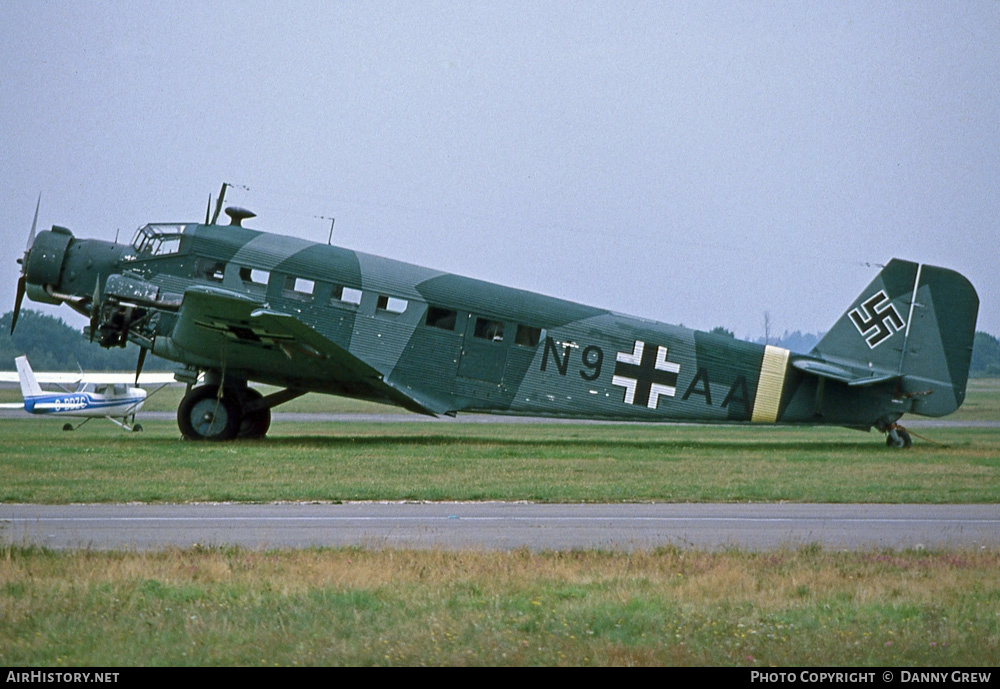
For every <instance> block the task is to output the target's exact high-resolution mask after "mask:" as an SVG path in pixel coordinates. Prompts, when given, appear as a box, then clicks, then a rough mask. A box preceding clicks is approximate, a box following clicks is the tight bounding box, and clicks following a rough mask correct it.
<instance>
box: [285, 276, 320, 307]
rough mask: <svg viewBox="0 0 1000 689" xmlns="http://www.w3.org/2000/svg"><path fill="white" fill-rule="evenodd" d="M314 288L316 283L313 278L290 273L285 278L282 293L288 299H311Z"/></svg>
mask: <svg viewBox="0 0 1000 689" xmlns="http://www.w3.org/2000/svg"><path fill="white" fill-rule="evenodd" d="M314 289H316V283H315V282H313V281H312V280H306V279H305V278H297V277H295V276H293V275H289V276H288V277H286V278H285V287H284V289H283V290H282V291H281V294H282V296H284V297H287V298H288V299H298V300H299V301H309V300H310V299H312V295H313V290H314Z"/></svg>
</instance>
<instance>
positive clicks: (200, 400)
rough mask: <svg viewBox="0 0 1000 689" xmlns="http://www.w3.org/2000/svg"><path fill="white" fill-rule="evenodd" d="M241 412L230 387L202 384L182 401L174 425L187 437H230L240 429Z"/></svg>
mask: <svg viewBox="0 0 1000 689" xmlns="http://www.w3.org/2000/svg"><path fill="white" fill-rule="evenodd" d="M241 420H242V414H241V413H240V404H239V402H238V400H237V398H236V395H235V394H234V393H233V391H232V390H230V389H229V388H224V389H223V390H222V394H221V395H219V389H218V388H217V387H215V386H214V385H201V386H199V387H196V388H194V389H192V390H191V391H190V392H189V393H187V394H186V395H185V396H184V399H183V400H181V405H180V407H178V409H177V425H178V426H180V429H181V435H183V436H184V437H185V438H187V439H188V440H232V439H233V438H235V437H236V434H237V433H238V432H239V430H240V423H241Z"/></svg>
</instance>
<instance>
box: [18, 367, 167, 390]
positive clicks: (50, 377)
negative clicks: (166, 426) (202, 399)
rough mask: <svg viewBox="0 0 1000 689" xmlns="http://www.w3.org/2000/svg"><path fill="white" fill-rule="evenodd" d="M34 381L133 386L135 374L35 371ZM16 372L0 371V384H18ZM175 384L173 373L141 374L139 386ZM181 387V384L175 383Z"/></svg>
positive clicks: (59, 383) (44, 383)
mask: <svg viewBox="0 0 1000 689" xmlns="http://www.w3.org/2000/svg"><path fill="white" fill-rule="evenodd" d="M35 379H36V380H38V382H39V383H40V384H42V385H66V386H70V387H76V386H77V385H79V384H80V383H97V384H103V385H117V384H121V385H135V373H116V372H110V371H109V372H107V373H100V372H98V373H79V372H78V373H72V372H70V371H37V372H35ZM18 382H20V381H19V380H18V377H17V371H0V383H18ZM169 383H177V381H176V380H175V379H174V374H173V373H142V374H140V375H139V385H140V386H143V385H165V384H169ZM177 384H178V385H181V383H177Z"/></svg>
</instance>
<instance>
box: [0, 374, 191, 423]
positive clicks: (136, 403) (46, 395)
mask: <svg viewBox="0 0 1000 689" xmlns="http://www.w3.org/2000/svg"><path fill="white" fill-rule="evenodd" d="M14 361H15V363H16V364H17V379H16V381H17V382H20V384H21V394H22V396H23V397H24V402H23V404H16V403H15V404H0V408H5V409H21V408H23V409H24V411H26V412H28V413H30V414H45V415H57V416H72V417H80V418H83V419H84V420H83V421H81V422H80V423H79V424H77V425H76V426H74V425H73V424H71V423H67V424H65V425H63V430H64V431H71V430H75V429H77V428H79V427H80V426H82V425H83V424H85V423H87V422H88V421H90V420H91V419H95V418H102V419H107V420H109V421H111V422H112V423H115V424H117V425H118V426H120V427H121V428H124V429H125V430H127V431H141V430H142V426H141V425H139V424H137V423H136V422H135V415H136V413H137V412H138V411H139V410H140V409H142V405H143V404H144V403H145V401H146V398H147V397H148V395H147V393H146V391H145V390H143V389H142V388H140V387H132V386H131V385H129V383H130V382H132V379H133V378H134V376H132V375H131V374H115V373H109V374H84V373H80V374H73V373H40V374H39V375H37V376H36V375H35V373H34V372H33V371H32V370H31V366H30V365H29V364H28V357H26V356H19V357H17V358H16V359H15V360H14ZM12 382H15V378H14V377H13V374H11V373H6V372H0V383H12ZM141 382H143V383H145V384H147V385H155V384H159V385H160V387H163V386H164V385H167V384H169V383H172V382H174V377H173V374H170V373H162V374H158V373H147V374H143V375H142V376H141ZM39 383H46V384H48V383H55V384H57V385H59V386H60V387H62V386H63V385H67V384H68V385H76V386H77V387H76V390H74V391H72V392H71V391H69V390H68V389H66V388H63V391H62V392H46V391H44V390H42V388H41V385H40V384H39ZM157 390H159V388H157ZM153 392H156V390H154V391H153ZM118 419H121V421H119V420H118Z"/></svg>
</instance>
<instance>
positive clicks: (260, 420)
mask: <svg viewBox="0 0 1000 689" xmlns="http://www.w3.org/2000/svg"><path fill="white" fill-rule="evenodd" d="M263 397H264V396H263V395H262V394H260V392H258V391H257V390H254V389H253V388H250V387H248V388H247V389H246V392H245V393H244V397H243V408H244V409H246V408H247V407H248V406H250V405H252V404H254V403H256V402H259V401H260V400H261V399H263ZM270 427H271V410H270V409H269V408H268V407H261V408H260V409H256V410H254V411H250V412H244V413H243V419H242V420H241V421H240V430H239V431H238V432H237V434H236V435H237V437H239V438H247V439H259V438H263V437H264V436H265V435H267V429H269V428H270Z"/></svg>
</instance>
